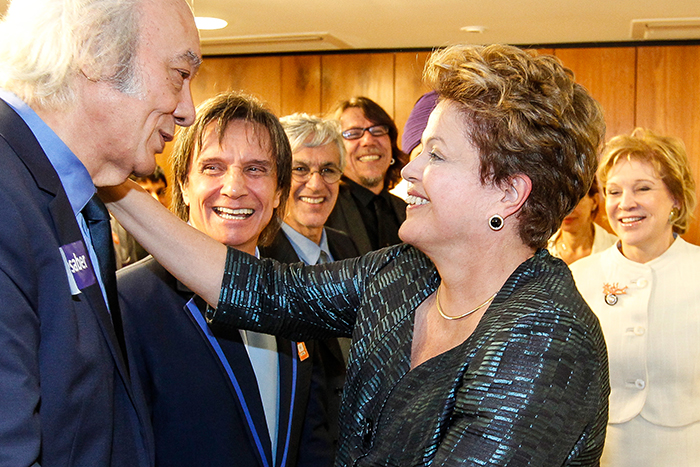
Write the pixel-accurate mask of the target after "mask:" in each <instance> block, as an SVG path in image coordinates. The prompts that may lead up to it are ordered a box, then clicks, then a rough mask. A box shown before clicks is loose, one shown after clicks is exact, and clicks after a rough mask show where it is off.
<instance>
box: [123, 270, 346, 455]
mask: <svg viewBox="0 0 700 467" xmlns="http://www.w3.org/2000/svg"><path fill="white" fill-rule="evenodd" d="M117 281H118V284H119V294H120V303H121V306H122V311H123V315H124V329H125V335H126V340H127V348H128V351H129V352H130V355H132V356H133V358H132V360H133V368H134V369H135V370H136V371H137V372H138V374H139V377H140V381H141V383H142V386H143V392H144V393H145V395H146V399H147V405H148V407H149V410H150V415H151V419H152V423H153V430H154V435H155V446H156V464H157V465H159V466H165V467H177V466H182V467H192V466H237V467H258V466H259V467H264V466H270V467H272V466H273V465H274V466H278V467H283V466H288V467H293V466H302V467H323V466H328V465H331V464H332V461H333V454H332V445H331V441H330V439H329V438H328V434H327V433H324V431H323V430H322V429H321V428H322V427H320V426H319V424H320V423H321V422H320V420H322V417H321V415H320V414H318V413H316V412H315V411H314V407H317V406H314V405H312V404H309V405H308V410H307V403H308V401H309V397H310V395H309V392H310V386H311V380H312V370H313V367H312V362H313V360H314V354H315V349H314V346H313V343H307V344H306V350H307V352H308V353H309V356H308V358H305V359H304V360H303V361H302V360H301V359H300V356H299V352H298V349H297V345H296V343H294V342H292V341H290V340H288V339H283V338H277V348H278V353H279V368H280V388H281V389H280V391H281V393H280V409H279V435H278V438H277V439H278V442H277V457H276V460H275V462H274V464H273V463H272V447H271V443H270V438H269V435H268V430H267V425H266V421H265V415H264V411H263V407H262V402H261V399H260V395H259V390H258V385H257V383H256V379H255V373H254V372H253V367H252V366H251V364H250V360H249V358H248V354H247V351H246V349H245V346H244V345H243V341H242V339H241V336H240V333H239V331H238V330H236V329H233V330H229V331H228V332H221V333H220V332H218V330H216V329H214V333H215V335H216V337H217V342H219V344H220V346H221V349H222V351H223V353H224V355H225V356H226V359H227V361H228V363H229V365H230V367H231V370H232V373H233V375H234V377H235V383H234V382H232V381H231V379H230V377H229V376H228V374H227V373H226V370H225V368H224V366H223V364H222V363H221V360H220V358H219V357H218V356H217V355H216V353H215V350H214V348H213V347H212V345H211V344H210V343H209V341H208V339H207V337H206V336H205V335H204V332H203V330H202V328H201V326H200V325H199V324H198V323H197V322H196V320H195V317H194V316H193V314H192V313H191V312H190V311H189V310H188V309H187V303H188V302H189V301H190V299H192V298H193V296H194V294H193V293H192V292H191V291H189V290H188V289H187V288H186V287H185V286H184V285H183V284H181V283H180V282H178V281H177V280H176V279H175V278H174V277H173V276H172V275H171V274H170V273H168V272H167V271H166V270H165V269H164V268H163V267H162V266H161V265H160V264H158V263H157V262H156V261H155V260H154V259H153V258H152V257H150V256H149V257H147V258H146V259H144V260H142V261H140V262H138V263H136V264H133V265H131V266H128V267H126V268H124V269H120V270H119V271H118V273H117ZM195 302H197V305H198V306H199V308H198V310H197V311H199V312H200V313H201V311H202V310H203V308H204V304H203V303H200V302H201V300H199V298H198V297H197V298H196V299H195ZM311 397H312V398H314V397H317V396H315V395H313V394H312V395H311ZM292 401H293V403H292Z"/></svg>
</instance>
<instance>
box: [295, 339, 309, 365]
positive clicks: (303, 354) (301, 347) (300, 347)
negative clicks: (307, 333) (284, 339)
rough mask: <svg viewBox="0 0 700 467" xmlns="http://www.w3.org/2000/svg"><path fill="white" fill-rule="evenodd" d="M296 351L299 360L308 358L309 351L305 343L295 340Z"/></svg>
mask: <svg viewBox="0 0 700 467" xmlns="http://www.w3.org/2000/svg"><path fill="white" fill-rule="evenodd" d="M297 352H299V360H300V361H302V362H303V361H304V360H306V359H307V358H309V352H308V351H307V350H306V344H304V343H303V342H297Z"/></svg>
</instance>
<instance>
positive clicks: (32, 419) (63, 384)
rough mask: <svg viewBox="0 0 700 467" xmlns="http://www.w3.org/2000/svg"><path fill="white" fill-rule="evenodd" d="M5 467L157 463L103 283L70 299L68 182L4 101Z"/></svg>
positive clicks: (0, 263)
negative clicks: (65, 183) (66, 254)
mask: <svg viewBox="0 0 700 467" xmlns="http://www.w3.org/2000/svg"><path fill="white" fill-rule="evenodd" d="M0 160H1V161H2V165H1V167H2V170H0V219H2V222H0V349H2V350H1V351H0V466H13V467H14V466H20V465H43V466H53V465H61V466H110V465H112V466H124V467H131V466H141V465H151V464H152V440H151V439H150V437H149V436H150V428H149V426H148V420H147V417H146V414H145V407H144V403H143V399H142V398H141V397H139V394H135V393H134V392H133V391H132V388H131V383H130V380H129V375H128V372H127V370H126V366H125V364H124V361H123V357H122V353H121V351H120V348H119V344H118V343H117V339H116V336H115V333H114V329H113V327H112V324H111V321H110V316H109V313H108V311H107V307H106V305H105V302H104V299H103V296H102V293H101V291H100V288H99V285H98V284H97V283H95V284H93V285H90V286H88V287H85V288H84V289H83V290H82V292H81V293H77V294H76V295H71V289H70V286H69V281H68V275H67V269H66V267H65V265H64V261H63V259H62V257H61V254H60V251H59V247H61V246H63V245H68V244H71V243H74V242H82V243H81V245H83V247H84V242H83V237H82V235H81V233H80V229H79V227H78V223H77V222H76V219H75V215H74V213H73V210H72V208H71V205H70V203H69V201H68V198H67V196H66V194H65V191H64V190H63V186H62V185H61V181H60V180H59V178H58V175H57V174H56V171H55V170H54V169H53V167H52V165H51V163H50V162H49V160H48V159H47V157H46V154H44V152H43V151H42V149H41V147H40V146H39V144H38V142H37V141H36V139H35V138H34V135H33V134H32V133H31V131H30V130H29V128H28V127H27V126H26V124H25V123H24V121H23V120H22V119H21V118H20V117H19V116H18V115H17V114H16V113H15V112H14V110H12V109H11V108H10V107H9V106H8V105H7V104H6V103H5V102H4V101H2V100H0Z"/></svg>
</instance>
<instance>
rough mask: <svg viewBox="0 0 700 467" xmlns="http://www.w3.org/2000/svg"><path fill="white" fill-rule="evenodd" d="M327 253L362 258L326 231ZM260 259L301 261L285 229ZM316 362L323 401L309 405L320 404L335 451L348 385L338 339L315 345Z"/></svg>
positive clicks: (345, 240) (349, 242)
mask: <svg viewBox="0 0 700 467" xmlns="http://www.w3.org/2000/svg"><path fill="white" fill-rule="evenodd" d="M326 237H327V239H328V249H329V250H330V251H331V255H333V259H334V260H336V261H337V260H341V259H347V258H354V257H356V256H359V255H360V253H359V252H358V251H357V247H356V246H355V243H354V242H353V241H352V239H351V238H350V237H349V236H347V235H345V234H344V233H343V232H340V231H339V230H335V229H331V228H329V227H326ZM260 255H261V257H263V258H273V259H276V260H277V261H280V262H282V263H297V262H299V257H298V256H297V254H296V252H295V251H294V247H293V246H292V244H291V243H290V241H289V239H288V238H287V236H286V235H285V234H284V232H283V231H282V229H280V230H279V231H278V232H277V235H276V236H275V238H274V239H273V241H272V244H271V245H269V246H266V247H260ZM316 350H317V352H316V359H315V360H314V365H315V366H317V367H319V368H320V369H321V370H322V373H321V375H322V378H320V379H319V380H318V381H315V382H313V383H312V384H317V385H318V386H319V387H320V389H319V392H320V393H321V394H323V395H324V397H323V398H317V400H311V401H309V403H310V404H314V403H320V404H321V406H320V411H321V413H323V414H325V416H324V417H323V419H324V423H326V424H327V426H328V432H329V433H330V436H331V438H332V439H333V445H334V451H335V449H336V447H337V444H338V437H339V429H338V416H339V414H340V402H341V399H342V395H343V385H344V384H345V366H346V364H345V357H343V353H342V351H341V348H340V345H339V343H338V339H336V338H331V339H323V340H319V341H316Z"/></svg>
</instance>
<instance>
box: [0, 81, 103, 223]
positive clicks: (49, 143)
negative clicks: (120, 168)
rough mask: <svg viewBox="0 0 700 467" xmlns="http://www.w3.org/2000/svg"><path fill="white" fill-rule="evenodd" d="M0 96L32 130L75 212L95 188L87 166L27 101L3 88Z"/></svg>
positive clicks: (93, 192) (75, 212) (81, 206)
mask: <svg viewBox="0 0 700 467" xmlns="http://www.w3.org/2000/svg"><path fill="white" fill-rule="evenodd" d="M0 99H2V100H4V101H5V102H6V103H7V104H8V105H9V106H10V107H12V108H13V109H14V111H15V112H17V114H19V116H20V117H21V118H22V120H24V123H26V124H27V126H28V127H29V129H30V130H31V131H32V133H34V137H35V138H36V139H37V141H38V142H39V145H40V146H41V149H43V150H44V153H46V157H47V158H48V159H49V162H51V165H52V166H53V168H54V170H56V173H57V174H58V178H59V179H60V180H61V184H62V185H63V189H64V190H65V192H66V195H67V196H68V201H69V202H70V204H71V207H72V208H73V213H74V214H76V215H77V214H78V213H79V212H80V211H82V209H83V208H84V207H85V205H86V204H87V202H88V201H89V200H90V198H92V196H93V195H94V194H95V192H96V191H97V190H96V189H95V185H94V184H93V183H92V179H91V178H90V174H89V173H88V171H87V169H86V168H85V166H84V165H83V163H82V162H81V161H80V159H78V157H77V156H76V155H75V154H73V151H71V150H70V149H69V148H68V146H66V144H65V143H64V142H63V140H61V138H59V137H58V135H57V134H56V133H54V131H53V130H52V129H51V128H50V127H49V126H48V125H47V124H46V123H45V122H44V121H43V120H42V119H41V117H39V115H37V113H36V112H35V111H34V110H33V109H32V108H31V107H29V106H28V105H27V103H26V102H24V101H23V100H22V99H20V98H19V97H17V96H16V95H15V94H13V93H12V92H10V91H7V90H6V89H0Z"/></svg>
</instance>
